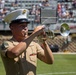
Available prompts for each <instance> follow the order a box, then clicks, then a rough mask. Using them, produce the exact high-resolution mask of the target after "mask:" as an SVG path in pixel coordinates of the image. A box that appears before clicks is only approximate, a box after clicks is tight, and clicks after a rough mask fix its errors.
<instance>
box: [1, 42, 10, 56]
mask: <svg viewBox="0 0 76 75" xmlns="http://www.w3.org/2000/svg"><path fill="white" fill-rule="evenodd" d="M8 47H9V44H8V42H6V41H4V42H3V43H2V44H1V45H0V53H1V54H2V55H3V56H5V57H6V53H7V49H8Z"/></svg>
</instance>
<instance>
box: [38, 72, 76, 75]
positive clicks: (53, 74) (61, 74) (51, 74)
mask: <svg viewBox="0 0 76 75" xmlns="http://www.w3.org/2000/svg"><path fill="white" fill-rule="evenodd" d="M56 74H59V75H63V74H71V75H72V74H76V72H54V73H44V74H37V75H56Z"/></svg>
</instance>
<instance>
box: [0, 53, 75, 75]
mask: <svg viewBox="0 0 76 75" xmlns="http://www.w3.org/2000/svg"><path fill="white" fill-rule="evenodd" d="M54 58H55V60H54V64H53V65H47V64H45V63H43V62H41V61H39V60H38V67H37V75H76V54H54ZM0 75H5V71H4V67H3V63H2V61H1V59H0Z"/></svg>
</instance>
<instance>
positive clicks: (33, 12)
mask: <svg viewBox="0 0 76 75" xmlns="http://www.w3.org/2000/svg"><path fill="white" fill-rule="evenodd" d="M35 11H36V5H34V4H33V5H32V10H31V14H32V15H35Z"/></svg>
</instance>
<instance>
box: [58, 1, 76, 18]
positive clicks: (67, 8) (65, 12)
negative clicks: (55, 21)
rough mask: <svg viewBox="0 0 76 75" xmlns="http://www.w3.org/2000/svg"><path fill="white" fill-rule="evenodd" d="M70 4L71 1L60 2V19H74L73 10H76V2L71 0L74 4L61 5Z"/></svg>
mask: <svg viewBox="0 0 76 75" xmlns="http://www.w3.org/2000/svg"><path fill="white" fill-rule="evenodd" d="M63 1H65V2H68V1H69V0H59V2H58V6H57V14H58V17H61V18H72V17H73V10H72V9H76V0H71V1H72V3H65V4H64V3H61V2H63Z"/></svg>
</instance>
